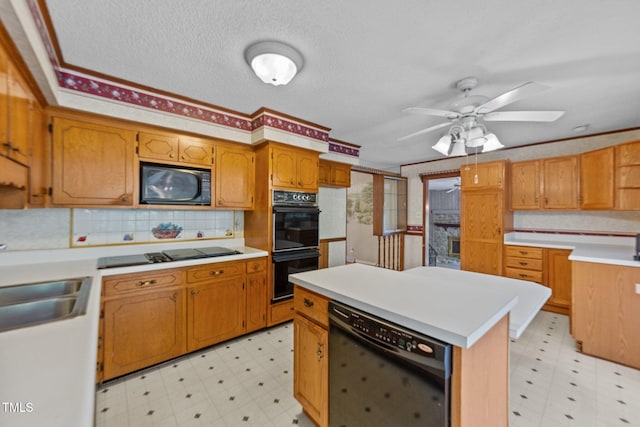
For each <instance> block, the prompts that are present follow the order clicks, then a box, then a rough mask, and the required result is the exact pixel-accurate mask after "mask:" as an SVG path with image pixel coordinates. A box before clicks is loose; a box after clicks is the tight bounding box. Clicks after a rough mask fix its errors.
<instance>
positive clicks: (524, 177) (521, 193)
mask: <svg viewBox="0 0 640 427" xmlns="http://www.w3.org/2000/svg"><path fill="white" fill-rule="evenodd" d="M540 184H541V182H540V161H539V160H533V161H528V162H517V163H512V164H511V209H513V210H526V209H540V199H541V197H540Z"/></svg>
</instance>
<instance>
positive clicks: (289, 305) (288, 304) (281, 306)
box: [269, 300, 293, 326]
mask: <svg viewBox="0 0 640 427" xmlns="http://www.w3.org/2000/svg"><path fill="white" fill-rule="evenodd" d="M291 319H293V301H291V300H288V301H284V302H279V303H277V304H271V306H270V307H269V326H271V325H275V324H276V323H282V322H286V321H287V320H291Z"/></svg>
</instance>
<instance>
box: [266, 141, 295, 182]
mask: <svg viewBox="0 0 640 427" xmlns="http://www.w3.org/2000/svg"><path fill="white" fill-rule="evenodd" d="M272 159H273V163H272V169H271V170H272V175H271V183H272V185H273V186H274V187H282V188H291V189H295V188H296V187H297V176H296V167H297V164H296V161H297V158H296V153H295V151H291V150H283V149H281V148H274V149H273V152H272Z"/></svg>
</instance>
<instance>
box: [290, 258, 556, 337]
mask: <svg viewBox="0 0 640 427" xmlns="http://www.w3.org/2000/svg"><path fill="white" fill-rule="evenodd" d="M289 280H290V281H291V282H293V283H295V284H297V285H300V286H302V287H304V288H307V289H309V290H311V291H314V292H317V293H319V294H321V295H324V296H326V297H328V298H330V299H333V300H336V301H340V302H343V303H345V304H347V305H350V306H353V307H355V308H358V309H360V310H363V311H365V312H367V313H371V314H373V315H375V316H378V317H380V318H382V319H385V320H388V321H391V322H394V323H397V324H399V325H402V326H405V327H407V328H410V329H413V330H415V331H417V332H420V333H423V334H425V335H428V336H430V337H433V338H436V339H439V340H441V341H444V342H447V343H450V344H453V345H456V346H459V347H462V348H469V347H471V346H473V344H474V343H475V342H476V341H478V340H479V339H480V338H481V337H482V336H483V335H484V334H485V333H486V332H487V331H489V330H490V329H491V328H492V327H493V326H494V325H495V324H496V323H497V322H498V321H499V320H500V319H502V317H504V316H505V315H506V314H507V313H509V312H510V311H512V310H513V309H514V307H515V306H516V304H517V303H518V300H519V298H524V299H527V300H528V299H529V298H530V294H529V293H527V292H524V293H523V292H519V291H518V288H521V287H522V286H524V285H523V283H522V282H523V281H521V280H514V279H507V278H504V277H497V276H490V275H486V274H480V273H471V272H461V271H457V270H448V269H444V268H439V267H425V268H424V270H421V269H416V270H415V271H411V270H409V271H406V272H401V271H394V270H387V269H383V268H379V267H373V266H369V265H364V264H347V265H342V266H338V267H332V268H325V269H321V270H316V271H310V272H304V273H297V274H293V275H290V276H289ZM494 282H495V283H497V284H494V285H491V283H494ZM525 283H530V284H531V286H534V287H536V289H537V288H538V287H539V288H544V287H542V286H540V285H537V284H534V283H531V282H525ZM487 284H489V285H488V286H484V285H487ZM509 284H512V285H514V287H513V289H511V288H509V286H508V285H509ZM548 296H549V292H548V290H547V293H546V297H544V298H542V297H541V296H540V295H537V293H536V298H539V299H536V300H535V302H531V303H530V304H529V302H525V303H523V305H522V306H521V307H525V305H526V306H528V307H530V310H529V311H528V313H527V314H528V315H519V316H517V318H518V321H519V322H520V323H519V327H517V328H515V330H516V332H518V331H519V333H521V332H522V330H524V327H526V325H527V324H528V321H527V319H526V318H527V317H531V318H533V316H535V314H536V313H537V310H538V309H539V308H540V306H542V304H543V303H544V302H545V301H546V299H547V298H548ZM535 307H537V309H535ZM523 311H525V310H523ZM529 321H530V319H529ZM518 336H519V335H518Z"/></svg>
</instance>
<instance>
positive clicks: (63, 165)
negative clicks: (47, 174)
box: [52, 117, 136, 206]
mask: <svg viewBox="0 0 640 427" xmlns="http://www.w3.org/2000/svg"><path fill="white" fill-rule="evenodd" d="M135 139H136V132H135V131H133V130H127V129H120V128H116V127H111V126H106V125H102V124H96V123H89V122H83V121H78V120H71V119H64V118H58V117H54V118H53V171H52V172H53V195H52V203H53V204H56V205H67V206H118V205H120V206H133V205H134V196H133V195H134V147H135Z"/></svg>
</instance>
